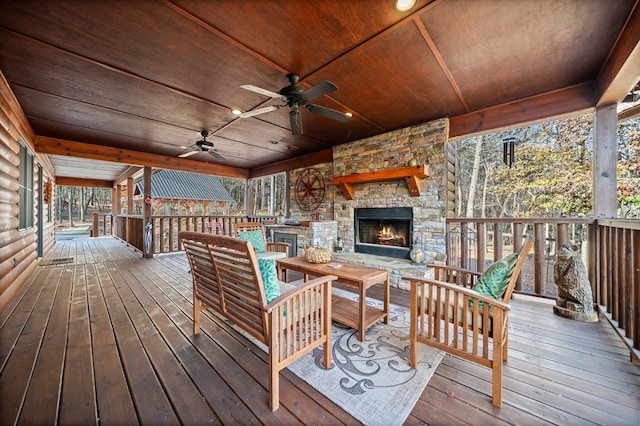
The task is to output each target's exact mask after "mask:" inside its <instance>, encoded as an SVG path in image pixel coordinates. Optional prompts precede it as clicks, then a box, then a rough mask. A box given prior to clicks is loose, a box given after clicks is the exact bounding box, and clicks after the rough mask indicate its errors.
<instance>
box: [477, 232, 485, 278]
mask: <svg viewBox="0 0 640 426" xmlns="http://www.w3.org/2000/svg"><path fill="white" fill-rule="evenodd" d="M486 250H487V225H486V224H485V223H484V222H478V223H476V268H477V270H478V271H479V272H484V267H485V263H486V253H485V252H486Z"/></svg>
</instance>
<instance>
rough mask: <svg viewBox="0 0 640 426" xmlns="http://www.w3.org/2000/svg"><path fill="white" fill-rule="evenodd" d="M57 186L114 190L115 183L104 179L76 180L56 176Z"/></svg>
mask: <svg viewBox="0 0 640 426" xmlns="http://www.w3.org/2000/svg"><path fill="white" fill-rule="evenodd" d="M56 185H66V186H88V187H92V188H113V187H114V186H115V183H114V182H113V181H110V180H104V179H87V178H74V177H67V176H56Z"/></svg>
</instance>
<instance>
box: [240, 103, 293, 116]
mask: <svg viewBox="0 0 640 426" xmlns="http://www.w3.org/2000/svg"><path fill="white" fill-rule="evenodd" d="M283 106H284V105H269V106H266V107H262V108H258V109H254V110H253V111H247V112H243V113H242V114H240V115H239V117H240V118H247V117H253V116H254V115H258V114H264V113H265V112H271V111H275V110H277V109H280V108H282V107H283Z"/></svg>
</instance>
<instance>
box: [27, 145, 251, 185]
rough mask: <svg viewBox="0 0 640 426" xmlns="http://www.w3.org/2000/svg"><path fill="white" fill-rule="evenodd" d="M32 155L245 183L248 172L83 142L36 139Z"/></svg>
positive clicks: (235, 168)
mask: <svg viewBox="0 0 640 426" xmlns="http://www.w3.org/2000/svg"><path fill="white" fill-rule="evenodd" d="M36 152H38V153H41V154H54V155H66V156H69V157H80V158H89V159H92V160H101V161H111V162H114V163H119V164H130V165H133V166H141V167H144V166H149V167H156V168H159V169H171V170H183V171H187V172H195V173H205V174H211V175H216V176H225V177H233V178H241V179H247V178H248V177H249V171H248V170H247V169H242V168H239V167H230V166H222V165H219V164H213V163H203V162H200V161H194V160H188V159H185V158H176V157H169V156H166V155H158V154H150V153H147V152H139V151H132V150H128V149H119V148H112V147H109V146H101V145H92V144H88V143H84V142H76V141H68V140H64V139H56V138H49V137H45V136H36Z"/></svg>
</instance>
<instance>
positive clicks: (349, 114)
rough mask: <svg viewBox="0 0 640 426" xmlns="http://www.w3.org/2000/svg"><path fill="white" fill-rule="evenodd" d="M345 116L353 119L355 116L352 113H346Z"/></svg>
mask: <svg viewBox="0 0 640 426" xmlns="http://www.w3.org/2000/svg"><path fill="white" fill-rule="evenodd" d="M344 115H346V116H347V117H353V114H351V113H350V112H345V113H344Z"/></svg>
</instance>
